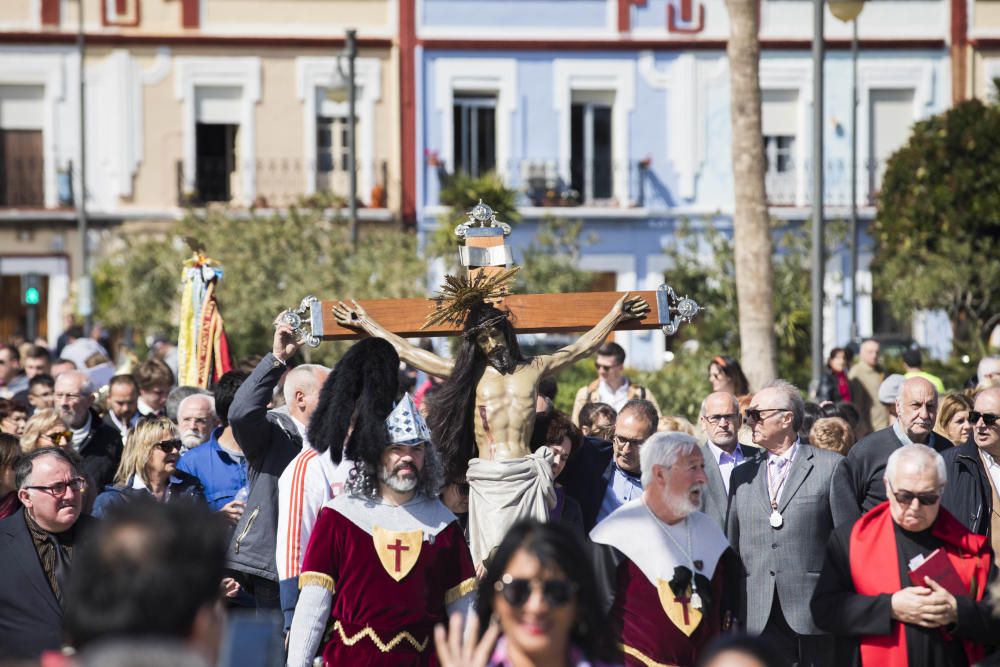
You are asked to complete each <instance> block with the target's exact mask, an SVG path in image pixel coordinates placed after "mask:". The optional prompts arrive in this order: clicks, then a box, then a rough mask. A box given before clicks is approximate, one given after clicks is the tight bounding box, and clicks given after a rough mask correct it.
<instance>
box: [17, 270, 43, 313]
mask: <svg viewBox="0 0 1000 667" xmlns="http://www.w3.org/2000/svg"><path fill="white" fill-rule="evenodd" d="M40 284H41V281H40V280H39V279H38V274H37V273H29V274H27V275H25V276H24V277H23V278H22V279H21V288H22V289H21V304H22V305H25V306H37V305H38V304H39V303H40V302H41V300H42V292H41V289H39V285H40Z"/></svg>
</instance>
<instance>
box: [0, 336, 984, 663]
mask: <svg viewBox="0 0 1000 667" xmlns="http://www.w3.org/2000/svg"><path fill="white" fill-rule="evenodd" d="M489 331H490V329H489V328H488V329H487V333H488V334H489ZM481 338H482V337H481ZM80 340H83V341H84V344H82V345H78V344H77V342H75V341H74V342H71V343H69V344H68V345H67V346H66V347H64V348H62V349H59V348H57V349H54V350H51V351H50V350H49V349H48V348H47V347H45V346H44V345H43V344H41V342H39V343H38V344H25V345H23V346H21V347H20V348H18V347H15V346H13V345H2V346H0V432H2V433H0V562H2V563H3V564H4V567H3V568H0V665H2V664H7V662H5V661H7V660H9V661H12V662H11V663H10V664H35V665H38V664H44V665H50V664H65V665H132V664H135V665H147V664H148V665H159V664H163V665H199V666H200V665H215V664H227V665H228V664H237V663H240V664H244V665H250V664H261V665H271V664H288V665H293V666H296V667H298V666H307V665H313V664H329V665H362V664H363V665H434V664H440V665H442V666H443V667H479V666H483V667H486V666H487V665H489V666H494V665H495V666H502V665H508V666H511V667H523V666H529V665H533V666H539V667H541V666H548V665H553V666H555V665H558V666H562V665H569V666H580V667H582V666H584V665H594V666H596V665H619V664H624V665H636V666H638V665H643V666H647V667H648V666H650V665H678V666H693V665H709V666H711V667H727V666H729V667H737V666H750V665H755V666H763V667H772V666H773V667H784V666H786V665H803V666H805V665H817V666H825V665H829V666H835V665H836V666H839V665H863V666H865V667H873V666H882V665H891V666H897V665H899V666H902V665H916V666H923V665H947V666H949V667H951V666H953V665H955V666H960V665H970V666H971V665H977V664H982V665H990V664H1000V655H998V654H995V653H994V647H995V645H998V644H1000V616H998V615H997V613H996V612H995V609H994V606H1000V605H997V604H996V599H997V597H998V596H1000V586H998V585H996V584H995V581H996V573H997V570H996V566H995V563H994V554H996V553H997V549H998V547H1000V495H998V492H1000V491H998V490H1000V423H998V419H1000V357H986V358H984V359H982V360H981V362H980V363H979V365H978V368H977V371H978V373H977V376H976V377H975V378H972V380H971V381H970V382H969V383H968V386H967V387H964V388H962V389H960V390H958V391H954V392H952V393H946V392H945V387H944V384H943V383H942V382H941V380H940V379H939V378H937V377H935V376H933V375H932V374H930V373H928V372H926V371H924V370H923V369H922V367H921V362H922V360H921V358H920V354H919V351H917V350H908V351H907V352H906V353H905V354H904V357H903V362H904V367H905V372H904V373H903V374H900V375H889V376H886V375H885V373H884V372H883V370H882V368H881V366H880V364H879V361H880V359H879V346H878V343H877V342H876V341H874V340H867V341H864V342H863V343H862V344H861V345H860V349H859V355H858V360H857V362H856V363H852V361H853V360H852V354H851V351H850V350H849V349H845V348H836V349H834V350H833V351H832V352H831V353H830V356H829V360H828V363H827V369H826V372H825V373H824V375H823V377H822V380H821V382H820V383H819V386H818V387H817V389H816V392H815V395H814V396H813V397H812V398H811V400H809V401H806V400H804V398H803V392H802V391H801V390H800V388H798V387H795V386H793V385H792V384H789V383H788V382H785V381H782V380H775V381H773V382H770V383H768V384H767V385H765V386H763V387H757V388H755V391H751V387H750V385H749V382H748V381H747V378H746V377H745V375H744V373H743V372H742V370H741V368H740V364H739V362H738V361H737V360H736V359H735V358H734V357H731V356H728V355H725V354H720V355H719V356H716V357H713V358H712V360H711V362H710V363H709V365H708V367H707V368H706V383H705V393H704V396H701V397H698V398H700V399H702V400H701V409H700V412H699V414H698V416H697V419H696V421H695V422H692V421H689V420H688V419H686V418H685V417H684V416H681V415H669V414H664V413H663V411H662V410H661V408H660V405H659V403H658V402H657V400H656V397H655V396H653V394H652V392H651V391H650V390H649V389H648V388H646V387H643V386H640V385H638V384H636V383H634V382H633V381H632V380H631V379H630V378H629V377H628V376H627V375H626V374H625V361H626V355H625V351H624V350H623V349H622V348H621V347H620V346H619V345H617V344H615V343H613V342H605V343H603V344H601V345H600V346H599V347H597V349H596V354H595V355H594V363H595V368H596V378H595V379H594V380H593V381H592V382H590V383H589V384H587V385H585V386H583V387H579V388H576V387H573V388H571V389H572V390H574V391H575V394H574V396H575V398H574V402H573V408H572V410H571V411H570V413H569V414H564V413H562V412H560V411H559V410H557V409H556V408H555V401H554V399H555V396H556V392H557V391H559V390H560V387H559V385H558V383H557V376H556V377H553V375H549V374H546V376H545V377H544V378H543V379H542V380H541V381H539V382H538V383H537V386H536V387H535V388H529V391H530V392H531V393H532V395H537V399H536V400H535V402H534V418H533V420H528V422H527V424H526V428H527V430H528V433H525V434H524V437H525V440H526V442H530V449H531V452H532V458H530V459H529V460H530V465H531V466H534V467H535V468H539V467H541V468H544V470H541V471H540V472H539V471H537V470H536V471H535V473H537V474H540V475H542V476H543V477H545V478H548V479H551V480H552V482H553V485H552V490H551V493H550V494H547V495H546V494H543V496H540V497H542V498H543V500H542V501H541V502H542V515H543V518H546V519H547V520H539V519H538V518H537V516H536V518H534V519H522V520H518V521H515V522H514V523H513V524H512V525H511V526H510V528H509V529H505V531H504V532H503V533H502V534H501V535H499V538H498V540H497V543H496V544H493V545H489V547H488V548H483V547H480V548H478V549H477V548H476V547H475V545H474V547H473V548H472V549H471V550H470V541H474V539H475V537H474V536H475V535H478V534H480V533H482V527H481V526H476V525H474V524H475V523H476V522H483V521H489V520H490V518H489V516H488V515H487V516H486V517H485V518H484V517H483V516H482V515H476V514H475V512H473V513H472V514H471V515H470V510H469V503H470V499H469V498H470V482H471V481H476V482H478V483H480V484H482V478H481V477H477V478H476V479H475V480H473V479H472V476H473V473H472V468H471V467H470V468H469V472H468V475H466V471H465V467H464V466H462V465H456V463H455V461H454V460H453V459H451V458H449V457H448V456H447V454H448V451H449V450H448V449H447V448H446V447H443V446H439V445H440V443H439V442H437V440H439V439H440V438H441V437H443V436H441V434H442V433H443V432H444V431H443V430H442V428H443V427H442V426H441V424H442V423H443V422H442V419H441V411H442V410H447V409H448V408H449V404H450V403H451V402H453V400H454V399H453V398H451V394H449V393H448V389H447V387H448V384H447V383H444V384H442V380H441V378H436V377H432V376H430V375H427V374H425V373H417V372H415V371H413V370H412V369H411V368H408V367H407V366H406V364H405V363H401V359H402V361H404V362H405V361H406V358H405V357H406V355H405V354H404V353H401V352H400V350H401V349H402V348H401V347H400V346H399V345H397V344H396V343H395V342H394V341H392V340H391V339H390V340H389V342H387V341H386V340H384V339H383V338H379V337H371V338H365V339H363V340H361V341H360V342H358V343H356V344H354V345H353V346H352V347H350V348H349V349H348V350H347V352H346V353H345V355H344V356H343V357H342V358H341V360H340V361H339V362H338V363H337V364H336V366H335V367H334V368H333V369H329V368H326V367H324V366H320V365H315V364H308V363H296V362H297V360H298V359H299V354H298V352H299V349H300V346H301V341H299V340H297V339H296V337H295V335H294V332H293V330H292V329H291V328H290V327H289V326H287V325H286V324H282V323H281V322H280V321H279V322H277V323H276V324H275V335H274V340H273V346H272V349H271V350H270V351H269V352H268V353H267V354H265V355H264V356H262V357H254V358H251V359H247V360H244V361H243V362H241V363H240V364H238V365H237V366H238V367H237V369H236V370H232V371H229V372H227V373H225V374H224V375H223V376H222V377H221V378H219V379H218V380H217V381H216V382H214V383H213V386H212V387H211V388H210V389H203V388H199V387H187V386H175V382H174V377H175V374H174V371H173V370H172V368H171V363H175V360H174V359H173V358H172V357H171V356H170V354H169V346H158V347H157V349H156V350H155V353H153V354H151V355H150V357H149V358H148V359H145V360H143V361H141V362H139V361H138V360H133V361H131V362H128V363H127V364H126V367H124V368H122V367H119V368H118V369H115V368H114V367H112V366H111V359H110V355H108V353H107V351H106V349H105V348H104V347H103V346H102V345H101V344H100V342H99V341H95V340H93V339H89V338H85V339H80ZM470 340H474V342H473V349H475V346H478V348H479V349H480V350H481V352H482V354H483V356H484V358H488V359H489V361H488V363H489V364H493V365H494V367H496V366H497V365H500V366H501V367H509V368H514V367H515V366H516V365H517V364H518V363H521V362H520V361H519V359H518V357H517V356H516V355H515V356H513V357H511V358H507V357H503V358H501V357H500V356H498V355H497V354H495V353H494V352H493V348H492V347H491V346H494V345H499V346H500V347H503V345H504V343H503V341H502V340H499V342H498V340H492V339H490V336H489V335H488V336H486V337H485V338H482V340H479V339H470ZM508 343H509V341H508ZM596 345H597V343H595V347H596ZM496 359H500V362H498V363H495V361H496ZM484 363H486V362H484ZM449 370H450V368H449ZM478 372H479V373H480V374H481V373H482V372H483V367H482V366H480V367H479V371H478ZM501 372H503V371H501ZM442 387H445V388H444V389H442ZM482 400H486V398H484V399H482ZM478 409H479V410H481V411H482V412H480V413H477V415H478V416H479V417H480V418H481V424H479V423H477V429H480V430H477V433H476V436H477V438H478V437H480V436H482V437H483V438H484V439H485V441H487V442H489V443H490V446H491V447H492V446H494V444H495V443H494V442H493V439H492V438H493V436H494V434H496V433H499V432H500V431H499V429H500V428H502V427H503V426H504V424H503V423H501V422H499V420H494V421H495V423H494V425H493V427H492V430H491V426H490V425H489V424H487V418H486V412H485V408H478ZM491 418H492V417H491ZM480 431H482V432H480ZM470 437H471V436H470ZM479 451H480V452H482V449H480V450H479ZM463 463H464V461H463ZM535 473H533V474H535ZM476 474H477V475H481V473H479V472H477V473H476ZM516 474H523V473H522V472H517V473H516ZM487 481H489V480H487ZM495 481H497V482H502V481H504V479H500V478H498V479H497V480H495ZM477 488H480V487H477ZM488 488H493V487H488ZM477 492H478V491H477ZM533 502H536V501H533ZM536 504H537V502H536ZM477 530H478V531H479V533H477ZM239 614H243V615H244V616H242V618H247V617H248V616H247V615H252V616H253V617H254V618H256V619H257V624H256V625H249V626H248V625H246V624H245V623H244V624H242V625H241V622H238V621H237V619H239V618H241V616H239ZM227 617H228V618H229V619H230V621H231V622H230V630H229V632H227V631H226V630H225V628H226V624H227ZM240 628H242V630H240ZM240 632H243V633H244V634H243V635H240ZM246 633H251V634H253V640H252V641H250V640H249V639H248V635H247V634H246ZM234 634H235V635H236V637H235V638H234ZM248 645H250V646H253V647H254V648H253V649H252V651H251V650H248V649H247V648H246V646H248ZM251 653H252V655H251ZM316 660H319V661H320V662H319V663H314V661H316ZM13 661H21V662H13Z"/></svg>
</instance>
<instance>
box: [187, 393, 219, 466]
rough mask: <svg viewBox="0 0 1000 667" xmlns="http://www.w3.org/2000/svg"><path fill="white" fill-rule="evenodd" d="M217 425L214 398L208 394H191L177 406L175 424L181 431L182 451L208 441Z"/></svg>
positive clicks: (217, 419)
mask: <svg viewBox="0 0 1000 667" xmlns="http://www.w3.org/2000/svg"><path fill="white" fill-rule="evenodd" d="M218 425H219V418H218V417H217V416H216V414H215V399H214V398H213V397H212V396H211V395H210V394H192V395H190V396H187V397H186V398H185V399H184V400H183V401H181V402H180V405H178V406H177V426H178V428H180V431H181V444H182V445H184V448H183V452H182V453H184V452H189V451H191V450H192V449H194V448H195V447H197V446H198V445H201V444H203V443H205V442H207V441H208V439H209V438H210V437H211V436H212V431H214V430H215V427H216V426H218Z"/></svg>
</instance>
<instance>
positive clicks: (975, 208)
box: [872, 100, 1000, 356]
mask: <svg viewBox="0 0 1000 667" xmlns="http://www.w3.org/2000/svg"><path fill="white" fill-rule="evenodd" d="M872 234H873V236H874V239H875V246H876V254H875V258H874V260H873V263H872V269H873V272H874V273H875V276H876V281H875V285H876V296H878V297H879V298H881V299H883V300H884V301H886V302H887V303H888V304H889V307H890V309H891V311H892V313H893V315H894V316H895V317H896V318H897V319H900V320H906V319H908V318H909V317H910V316H911V315H912V313H913V311H914V310H919V309H938V308H940V309H943V310H944V311H945V312H947V313H948V315H949V317H950V319H951V322H952V328H953V331H954V333H955V341H956V348H957V349H958V350H959V351H968V352H970V353H972V354H973V355H974V356H979V355H981V354H983V353H984V352H985V349H986V341H987V340H988V339H989V335H990V332H991V331H992V329H993V327H995V326H996V325H997V324H998V323H1000V261H997V258H998V257H1000V108H998V107H997V106H996V105H991V104H984V103H983V102H981V101H979V100H969V101H966V102H962V103H960V104H958V105H956V106H954V107H953V108H951V109H949V110H948V111H946V112H944V113H942V114H939V115H937V116H933V117H931V118H929V119H927V120H925V121H921V122H919V123H917V124H915V125H914V127H913V132H912V134H911V135H910V139H909V141H908V142H907V144H906V145H905V146H903V147H902V148H901V149H899V151H897V152H896V153H895V154H893V156H892V157H891V158H890V159H889V162H888V164H887V166H886V171H885V176H884V178H883V179H882V190H881V193H880V195H879V208H878V214H877V216H876V218H875V221H874V223H873V225H872Z"/></svg>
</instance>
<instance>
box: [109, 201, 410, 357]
mask: <svg viewBox="0 0 1000 667" xmlns="http://www.w3.org/2000/svg"><path fill="white" fill-rule="evenodd" d="M184 237H193V238H195V239H197V240H198V241H199V242H200V243H201V245H202V246H203V247H204V248H205V254H206V255H208V256H210V257H212V258H213V259H215V260H216V261H217V262H218V263H220V264H221V265H222V266H223V267H224V271H225V273H224V275H223V278H222V281H221V282H220V283H219V288H218V299H219V307H220V311H221V313H222V317H223V319H224V321H225V325H226V333H227V335H228V336H229V339H230V342H231V344H232V347H233V351H234V356H235V357H236V358H237V359H238V358H240V357H242V356H245V355H249V354H261V353H263V352H266V351H267V350H270V348H271V337H272V335H273V331H274V330H273V327H272V322H273V321H274V317H275V315H277V314H278V313H279V312H280V311H281V310H283V309H284V308H289V307H291V308H295V307H298V304H299V302H300V301H301V299H302V297H304V296H306V295H308V294H313V295H315V296H317V297H319V298H320V299H332V298H357V299H378V298H395V297H410V296H420V295H423V294H425V288H424V274H425V267H424V264H423V262H422V261H421V260H420V259H419V258H418V257H417V253H416V241H415V237H414V235H413V234H411V233H408V232H404V231H400V230H398V229H396V228H381V227H368V228H362V234H361V238H360V241H359V244H358V247H357V249H355V250H352V249H351V245H350V230H349V226H348V224H347V223H346V222H345V221H344V220H343V219H342V218H340V217H338V216H330V215H328V213H327V212H326V211H324V210H323V209H321V208H308V207H304V208H297V209H294V208H293V209H290V210H289V211H288V212H285V213H274V214H271V215H267V216H265V215H259V214H257V213H256V212H253V211H250V212H249V213H243V212H234V211H229V210H225V209H209V210H208V211H207V212H202V213H194V212H189V213H188V215H186V216H185V217H184V219H183V220H181V221H179V222H178V223H176V224H175V225H174V226H173V227H172V228H171V229H170V231H169V233H168V234H167V235H166V236H165V237H163V238H162V239H160V240H146V241H142V242H138V243H133V244H130V245H128V246H127V247H126V248H125V249H123V250H122V251H121V252H118V253H115V254H113V255H112V256H110V257H109V258H107V259H106V260H105V261H104V262H103V263H102V265H101V268H100V269H99V272H98V273H99V275H100V276H101V277H102V279H101V280H100V281H99V282H98V290H99V295H98V305H99V309H100V310H99V312H98V316H99V317H100V318H101V319H102V321H106V322H108V323H109V324H111V325H113V326H133V327H141V328H153V329H156V330H163V331H169V332H170V334H171V335H175V334H176V332H177V313H178V312H179V306H178V302H179V299H180V279H181V262H182V261H183V259H184V258H185V257H187V256H189V255H190V250H189V249H188V248H186V247H185V245H184V243H182V242H180V239H183V238H184ZM343 347H344V346H343V345H333V344H331V343H323V345H321V346H320V347H319V348H318V349H317V350H314V351H311V352H309V353H308V355H309V358H310V359H311V360H313V361H321V362H327V363H329V362H332V361H333V360H334V359H336V358H338V357H339V354H340V352H341V350H342V348H343Z"/></svg>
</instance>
